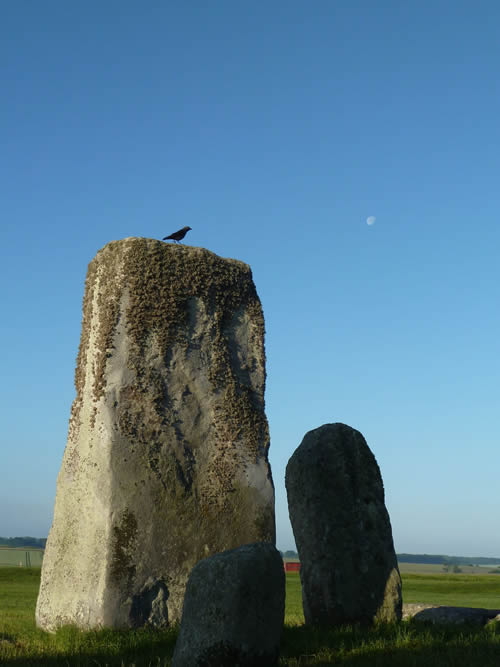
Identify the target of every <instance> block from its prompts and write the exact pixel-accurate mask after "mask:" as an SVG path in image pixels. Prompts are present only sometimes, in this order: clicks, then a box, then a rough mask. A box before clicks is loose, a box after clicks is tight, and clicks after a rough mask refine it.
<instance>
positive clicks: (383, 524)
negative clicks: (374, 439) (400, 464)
mask: <svg viewBox="0 0 500 667" xmlns="http://www.w3.org/2000/svg"><path fill="white" fill-rule="evenodd" d="M286 488H287V494H288V508H289V513H290V520H291V523H292V528H293V532H294V535H295V543H296V545H297V550H298V553H299V557H300V561H301V569H300V577H301V582H302V598H303V605H304V616H305V620H306V623H309V624H315V625H340V624H342V623H356V622H359V623H372V622H374V621H392V620H399V619H400V618H401V606H402V600H401V577H400V574H399V569H398V565H397V560H396V554H395V552H394V544H393V540H392V530H391V524H390V520H389V515H388V513H387V510H386V507H385V502H384V487H383V483H382V478H381V476H380V470H379V467H378V465H377V462H376V460H375V457H374V456H373V454H372V452H371V451H370V449H369V447H368V445H367V444H366V442H365V439H364V438H363V436H362V435H361V433H359V431H356V430H354V429H353V428H351V427H350V426H346V425H345V424H325V425H324V426H320V427H319V428H317V429H315V430H313V431H309V432H308V433H306V435H305V436H304V439H303V440H302V443H301V444H300V446H299V447H298V448H297V449H296V450H295V452H294V454H293V456H292V457H291V459H290V460H289V462H288V465H287V468H286Z"/></svg>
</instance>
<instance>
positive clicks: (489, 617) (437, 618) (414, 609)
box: [403, 603, 500, 625]
mask: <svg viewBox="0 0 500 667" xmlns="http://www.w3.org/2000/svg"><path fill="white" fill-rule="evenodd" d="M403 618H404V619H405V620H407V619H410V618H411V619H413V620H415V621H427V622H430V623H434V624H435V625H447V624H453V625H460V624H462V623H468V624H472V625H487V624H489V623H496V622H498V621H500V610H499V609H482V608H479V607H447V606H444V605H432V604H422V603H411V604H405V605H403Z"/></svg>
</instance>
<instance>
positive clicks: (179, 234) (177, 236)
mask: <svg viewBox="0 0 500 667" xmlns="http://www.w3.org/2000/svg"><path fill="white" fill-rule="evenodd" d="M190 229H191V227H183V228H182V229H179V230H178V231H177V232H174V233H173V234H170V236H165V238H163V239H162V241H168V240H169V239H172V241H174V242H175V243H179V241H180V240H181V239H183V238H184V237H185V236H186V234H187V233H188V232H189V230H190Z"/></svg>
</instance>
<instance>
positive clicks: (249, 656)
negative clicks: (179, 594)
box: [172, 543, 285, 667]
mask: <svg viewBox="0 0 500 667" xmlns="http://www.w3.org/2000/svg"><path fill="white" fill-rule="evenodd" d="M284 616H285V573H284V569H283V560H282V558H281V556H280V554H279V552H278V551H277V550H276V549H275V548H274V546H273V545H272V544H264V543H259V544H247V545H245V546H242V547H239V548H238V549H233V550H232V551H226V552H224V553H221V554H217V555H215V556H211V557H210V558H205V559H204V560H202V561H200V562H199V563H198V564H197V565H196V566H195V568H194V569H193V571H192V572H191V575H190V577H189V580H188V584H187V588H186V596H185V598H184V609H183V613H182V623H181V628H180V632H179V637H178V639H177V644H176V646H175V652H174V657H173V662H172V665H173V667H198V666H199V667H202V666H203V667H235V666H236V665H238V666H239V667H267V666H268V665H269V666H270V665H277V664H278V660H279V644H280V638H281V631H282V628H283V622H284Z"/></svg>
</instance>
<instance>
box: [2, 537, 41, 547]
mask: <svg viewBox="0 0 500 667" xmlns="http://www.w3.org/2000/svg"><path fill="white" fill-rule="evenodd" d="M46 542H47V538H46V537H0V546H1V547H32V548H34V549H45V544H46Z"/></svg>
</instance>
